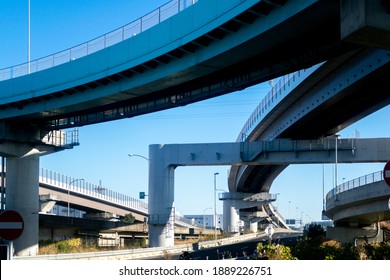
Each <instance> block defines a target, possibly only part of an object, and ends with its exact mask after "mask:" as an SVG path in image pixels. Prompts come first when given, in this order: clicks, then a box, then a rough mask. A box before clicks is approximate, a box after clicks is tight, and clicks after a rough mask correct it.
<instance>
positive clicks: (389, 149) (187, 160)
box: [148, 138, 390, 247]
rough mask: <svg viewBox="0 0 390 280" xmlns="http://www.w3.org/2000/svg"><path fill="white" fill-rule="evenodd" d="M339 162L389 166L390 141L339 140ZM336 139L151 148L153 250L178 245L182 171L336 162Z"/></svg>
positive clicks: (151, 242)
mask: <svg viewBox="0 0 390 280" xmlns="http://www.w3.org/2000/svg"><path fill="white" fill-rule="evenodd" d="M337 143H338V144H337V149H338V161H339V162H340V163H350V162H387V161H388V159H389V158H390V138H371V139H370V138H366V139H363V138H359V139H339V140H338V142H337ZM335 144H336V143H335V141H334V139H326V138H324V139H316V140H288V139H277V140H272V141H258V142H233V143H206V144H205V143H203V144H168V145H163V144H154V145H150V146H149V196H148V199H149V200H148V201H149V225H150V226H149V238H150V239H149V246H150V247H165V246H173V240H174V224H175V221H174V219H175V207H174V170H175V168H176V167H177V166H207V165H248V164H253V165H270V164H273V165H275V164H276V165H278V164H280V165H283V164H313V163H334V161H335V153H334V152H332V151H334V150H335V149H336V145H335Z"/></svg>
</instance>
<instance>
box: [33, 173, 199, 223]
mask: <svg viewBox="0 0 390 280" xmlns="http://www.w3.org/2000/svg"><path fill="white" fill-rule="evenodd" d="M39 182H40V183H43V184H47V185H50V186H52V187H57V188H59V189H62V190H66V191H69V192H71V193H76V194H82V195H84V196H88V197H91V198H95V199H100V200H103V201H107V202H111V203H113V204H116V205H120V206H125V207H128V208H131V209H133V210H137V211H139V212H141V213H143V214H145V215H147V214H148V203H146V202H144V201H141V200H138V199H135V198H133V197H130V196H128V195H125V194H121V193H119V192H116V191H113V190H110V189H108V188H106V187H103V186H101V185H96V184H92V183H89V182H87V181H85V180H81V179H76V178H74V177H70V176H66V175H64V174H61V173H58V172H55V171H52V170H49V169H45V168H41V171H40V175H39ZM149 218H152V219H153V217H149ZM149 222H151V221H149ZM175 222H179V223H182V224H185V225H188V226H192V227H197V226H196V225H193V223H192V221H191V220H189V219H186V218H184V217H182V216H180V215H175Z"/></svg>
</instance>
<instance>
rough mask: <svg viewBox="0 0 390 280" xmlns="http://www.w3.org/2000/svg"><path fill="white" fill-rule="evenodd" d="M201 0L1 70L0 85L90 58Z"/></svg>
mask: <svg viewBox="0 0 390 280" xmlns="http://www.w3.org/2000/svg"><path fill="white" fill-rule="evenodd" d="M197 1H198V0H172V1H170V2H168V3H166V4H164V5H162V6H160V7H159V8H157V9H155V10H153V11H152V12H150V13H148V14H146V15H144V16H142V17H140V18H139V19H137V20H134V21H132V22H130V23H129V24H126V25H124V26H122V27H120V28H118V29H115V30H113V31H111V32H109V33H106V34H104V35H102V36H100V37H98V38H95V39H92V40H90V41H88V42H85V43H82V44H80V45H77V46H74V47H71V48H69V49H66V50H63V51H60V52H57V53H55V54H51V55H48V56H45V57H42V58H38V59H35V60H32V61H29V62H25V63H22V64H18V65H15V66H11V67H7V68H4V69H0V81H4V80H8V79H12V78H16V77H20V76H24V75H28V74H31V73H34V72H38V71H42V70H45V69H48V68H52V67H54V66H57V65H60V64H63V63H66V62H70V61H73V60H75V59H78V58H81V57H84V56H87V55H89V54H92V53H94V52H97V51H99V50H102V49H104V48H107V47H109V46H112V45H114V44H117V43H120V42H122V41H124V40H126V39H128V38H131V37H133V36H135V35H137V34H139V33H141V32H143V31H145V30H148V29H149V28H151V27H153V26H155V25H157V24H159V23H161V22H162V21H164V20H166V19H168V18H170V17H172V16H174V15H176V14H177V13H179V12H181V11H182V10H184V9H186V8H187V7H189V6H191V5H193V4H195V3H196V2H197Z"/></svg>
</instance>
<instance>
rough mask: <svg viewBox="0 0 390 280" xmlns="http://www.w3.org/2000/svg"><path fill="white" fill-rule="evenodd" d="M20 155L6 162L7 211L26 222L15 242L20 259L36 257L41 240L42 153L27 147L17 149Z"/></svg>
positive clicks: (22, 146) (9, 158)
mask: <svg viewBox="0 0 390 280" xmlns="http://www.w3.org/2000/svg"><path fill="white" fill-rule="evenodd" d="M17 149H18V150H19V153H18V154H20V155H21V156H18V157H8V158H7V163H6V166H7V168H6V172H7V180H6V187H7V189H6V209H7V210H15V211H17V212H19V213H20V214H21V216H22V217H23V220H24V230H23V233H22V235H21V236H20V237H19V238H17V239H16V240H14V249H15V254H16V255H17V256H28V255H36V254H37V253H38V237H39V151H38V150H36V149H34V148H31V147H29V146H27V145H21V146H19V147H17Z"/></svg>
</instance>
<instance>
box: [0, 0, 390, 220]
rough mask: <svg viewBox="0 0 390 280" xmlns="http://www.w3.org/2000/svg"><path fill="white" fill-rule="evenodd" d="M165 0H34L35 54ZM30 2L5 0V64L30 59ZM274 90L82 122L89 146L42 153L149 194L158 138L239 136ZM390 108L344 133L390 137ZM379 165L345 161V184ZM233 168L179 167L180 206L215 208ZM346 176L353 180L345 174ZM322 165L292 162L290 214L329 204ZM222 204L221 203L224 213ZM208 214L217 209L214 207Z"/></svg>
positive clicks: (80, 174)
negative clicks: (151, 163)
mask: <svg viewBox="0 0 390 280" xmlns="http://www.w3.org/2000/svg"><path fill="white" fill-rule="evenodd" d="M166 2H167V1H166V0H164V1H160V0H144V1H137V0H109V1H108V0H93V1H92V0H56V1H53V0H39V1H38V0H31V59H37V58H40V57H43V56H46V55H49V54H52V53H55V52H59V51H62V50H64V49H67V48H69V47H72V46H75V45H78V44H80V43H83V42H85V41H88V40H91V39H93V38H96V37H98V36H100V35H103V34H104V33H106V32H109V31H112V30H114V29H116V28H118V27H120V26H122V25H125V24H127V23H129V22H131V21H133V20H135V19H137V18H138V17H140V16H142V15H144V14H146V13H148V12H149V11H151V10H153V9H155V8H157V7H159V6H161V5H162V4H165V3H166ZM27 3H28V1H27V0H23V1H22V0H16V1H15V0H0V38H1V41H2V43H1V44H0V69H1V68H5V67H9V66H12V65H15V64H19V63H24V62H26V61H27ZM269 90H270V85H269V83H263V84H260V85H256V86H254V87H252V88H249V89H246V90H243V91H241V92H236V93H232V94H229V95H226V96H222V97H218V98H214V99H211V100H207V101H203V102H199V103H196V104H193V105H188V106H186V107H181V108H177V109H172V110H167V111H163V112H159V113H153V114H150V115H145V116H140V117H135V118H131V119H126V120H120V121H114V122H109V123H103V124H96V125H91V126H86V127H81V128H79V131H80V143H81V145H80V146H78V147H75V148H74V149H73V150H67V151H64V152H59V153H56V154H52V155H48V156H44V157H42V158H41V167H44V168H48V169H51V170H53V171H57V172H60V173H63V174H65V175H69V176H73V177H75V178H84V179H85V180H87V181H89V182H91V183H95V184H99V182H101V183H102V186H103V187H106V188H109V189H112V190H115V191H119V192H122V193H125V194H128V195H131V196H134V197H138V193H139V192H140V191H145V192H147V185H148V163H147V161H145V160H144V159H142V158H139V157H131V158H130V157H128V156H127V155H128V154H129V153H133V154H140V155H143V156H145V157H148V147H149V145H150V144H170V143H211V142H233V141H235V140H236V138H237V136H238V133H239V131H240V130H241V128H242V126H243V124H244V123H245V121H246V119H247V118H248V117H249V115H250V114H251V113H252V111H253V109H254V108H255V107H256V106H257V104H258V103H259V102H260V101H261V99H262V98H263V97H264V96H265V95H266V94H267V93H268V91H269ZM389 115H390V107H389V106H388V107H386V108H384V109H382V110H380V111H378V112H376V113H374V114H372V115H371V116H369V117H367V118H365V119H364V120H362V121H359V122H357V123H355V124H353V125H351V126H350V127H348V128H347V129H345V130H344V131H341V132H340V134H341V137H343V138H345V137H352V136H354V135H355V131H358V132H359V134H360V137H362V138H367V137H389V136H390V129H389V128H390V125H389V124H388V122H387V121H388V116H389ZM383 166H384V163H379V164H339V165H338V175H339V176H338V182H343V181H348V180H352V179H354V178H356V177H359V176H363V175H366V174H369V173H372V172H376V171H379V170H381V169H382V168H383ZM332 168H333V165H325V190H326V192H328V191H329V190H330V189H331V188H332V186H333V181H334V179H333V176H332V173H333V172H332ZM228 170H229V167H227V166H222V167H215V166H214V167H179V168H177V169H176V176H175V186H176V188H175V205H176V208H177V209H178V210H179V211H180V212H182V213H183V214H202V213H203V211H204V210H205V209H206V208H209V207H213V205H214V202H213V188H214V185H213V184H214V175H213V174H214V173H215V172H219V175H218V177H217V187H218V188H219V189H227V175H228ZM344 178H345V179H344ZM322 181H323V180H322V165H305V166H298V165H295V166H290V167H288V168H287V169H286V170H285V171H284V172H283V173H282V174H281V175H280V176H279V177H278V178H277V179H276V180H275V182H274V184H273V186H272V188H271V193H280V195H279V199H278V201H277V202H276V203H275V205H276V206H278V208H279V209H280V211H281V213H282V214H283V215H284V216H285V217H286V218H300V217H301V216H302V217H303V218H304V219H305V220H306V219H311V220H319V219H320V214H321V210H322ZM221 212H222V203H220V202H218V213H221ZM206 213H208V214H211V213H212V211H210V210H208V211H207V212H206Z"/></svg>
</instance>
